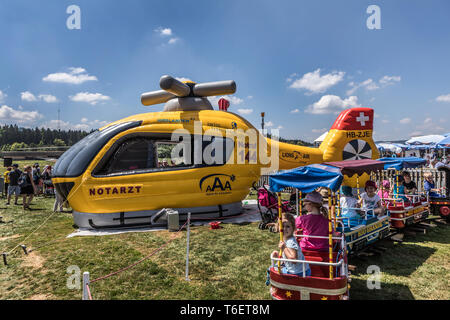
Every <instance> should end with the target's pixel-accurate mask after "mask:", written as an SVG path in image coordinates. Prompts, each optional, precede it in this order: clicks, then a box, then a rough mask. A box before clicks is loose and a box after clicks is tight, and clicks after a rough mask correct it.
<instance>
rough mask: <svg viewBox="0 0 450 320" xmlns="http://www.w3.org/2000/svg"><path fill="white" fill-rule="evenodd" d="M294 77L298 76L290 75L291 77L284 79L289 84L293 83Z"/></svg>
mask: <svg viewBox="0 0 450 320" xmlns="http://www.w3.org/2000/svg"><path fill="white" fill-rule="evenodd" d="M295 77H298V74H296V73H293V74H291V75H290V76H289V77H288V78H287V79H286V82H288V83H290V82H292V81H294V78H295Z"/></svg>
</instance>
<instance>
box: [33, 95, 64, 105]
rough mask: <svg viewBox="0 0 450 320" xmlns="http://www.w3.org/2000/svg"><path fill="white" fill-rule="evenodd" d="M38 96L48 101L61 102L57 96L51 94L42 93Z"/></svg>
mask: <svg viewBox="0 0 450 320" xmlns="http://www.w3.org/2000/svg"><path fill="white" fill-rule="evenodd" d="M38 98H39V99H41V100H44V101H45V102H47V103H56V102H59V100H58V99H57V98H56V97H55V96H52V95H51V94H40V95H39V96H38Z"/></svg>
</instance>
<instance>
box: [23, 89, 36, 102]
mask: <svg viewBox="0 0 450 320" xmlns="http://www.w3.org/2000/svg"><path fill="white" fill-rule="evenodd" d="M20 97H21V99H22V101H28V102H34V101H37V98H36V97H35V96H34V94H32V93H31V92H29V91H25V92H22V93H21V94H20Z"/></svg>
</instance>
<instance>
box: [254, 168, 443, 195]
mask: <svg viewBox="0 0 450 320" xmlns="http://www.w3.org/2000/svg"><path fill="white" fill-rule="evenodd" d="M406 171H408V172H409V173H410V175H411V180H412V181H414V182H415V183H416V185H417V189H418V190H423V183H424V181H425V180H424V177H423V175H424V174H425V173H426V172H431V174H432V177H433V180H434V182H435V185H436V188H437V189H444V188H445V187H446V185H447V180H446V178H447V177H446V174H445V172H444V171H439V170H437V169H430V168H423V169H407V170H406ZM396 174H400V172H399V171H397V173H396V171H395V170H383V171H382V172H381V171H380V172H374V173H372V179H374V181H375V182H376V183H377V185H378V186H380V185H381V183H382V180H389V182H390V184H391V188H393V187H394V186H395V181H396ZM268 184H269V175H262V176H261V178H260V179H259V181H258V182H257V183H256V187H258V188H261V187H262V186H263V185H268ZM361 189H364V188H361ZM285 191H286V192H291V191H293V189H292V188H286V189H285Z"/></svg>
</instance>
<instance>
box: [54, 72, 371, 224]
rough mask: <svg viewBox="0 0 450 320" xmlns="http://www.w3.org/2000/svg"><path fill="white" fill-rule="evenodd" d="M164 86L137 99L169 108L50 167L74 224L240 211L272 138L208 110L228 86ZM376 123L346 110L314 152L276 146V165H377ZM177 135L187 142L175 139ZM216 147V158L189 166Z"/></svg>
mask: <svg viewBox="0 0 450 320" xmlns="http://www.w3.org/2000/svg"><path fill="white" fill-rule="evenodd" d="M160 86H161V88H162V90H159V91H154V92H149V93H144V94H143V95H142V96H141V101H142V104H144V105H155V104H159V103H165V107H164V110H163V111H162V112H150V113H145V114H138V115H134V116H130V117H128V118H125V119H122V120H119V121H116V122H114V123H111V124H109V125H107V126H105V127H103V128H101V129H99V130H97V131H95V132H93V133H91V134H90V135H89V136H87V137H86V138H84V139H83V140H81V141H80V142H78V143H77V144H75V145H74V146H73V147H71V148H70V149H69V150H68V151H67V152H66V153H64V154H63V155H62V156H61V158H60V159H59V160H58V162H57V163H56V165H55V168H54V178H53V183H54V185H55V189H56V191H57V192H58V194H59V195H60V196H61V197H62V198H63V199H64V200H65V201H68V202H69V204H70V206H71V207H72V209H73V212H74V213H73V215H74V220H75V224H76V225H77V226H78V227H80V228H89V229H92V228H94V229H103V228H127V227H139V226H159V225H161V224H163V221H164V219H162V217H161V216H160V215H161V213H160V212H161V210H162V209H164V208H171V209H174V210H177V211H178V212H179V214H180V216H179V217H180V222H183V221H185V219H186V213H188V212H191V214H192V218H193V219H200V218H219V217H228V216H234V215H238V214H241V213H242V200H243V199H245V197H246V196H247V195H248V193H249V190H250V188H251V186H252V185H254V183H256V182H257V181H258V180H259V178H260V175H261V170H262V169H264V168H267V167H268V166H269V165H267V164H263V163H262V162H263V161H261V159H260V154H261V152H259V150H258V151H257V150H255V149H254V148H255V147H254V146H259V147H261V146H265V147H264V148H263V149H265V148H266V149H267V150H263V151H262V153H264V152H266V154H270V152H268V151H271V150H273V148H272V147H273V146H274V145H275V144H276V143H278V142H277V141H272V140H271V139H268V138H266V137H264V136H263V135H262V134H260V133H259V131H258V130H257V129H256V128H255V127H254V126H252V124H250V123H249V122H248V121H246V120H245V119H244V118H242V117H241V116H239V115H237V114H234V113H232V112H227V111H217V110H214V109H213V107H212V105H211V103H210V102H209V100H208V98H207V97H208V96H219V95H229V94H233V93H235V92H236V84H235V82H234V81H219V82H209V83H200V84H197V83H194V82H180V81H178V80H176V79H174V78H172V77H170V76H163V77H162V78H161V80H160ZM199 124H200V128H198V127H199ZM372 124H373V110H372V109H369V108H355V109H349V110H345V111H344V112H342V114H341V115H340V116H339V118H338V119H337V120H336V122H335V123H334V125H333V127H332V129H331V130H330V133H329V134H328V136H327V137H326V138H325V141H324V142H323V143H322V145H321V146H320V148H307V147H302V146H296V145H291V144H286V143H279V144H278V146H279V154H275V155H274V156H275V157H276V158H277V160H279V166H278V167H277V169H291V168H296V167H299V166H304V165H308V164H311V163H322V162H326V161H342V160H347V159H365V158H371V159H376V158H378V150H377V148H376V147H375V144H374V142H373V140H372V129H373V128H372ZM198 129H200V130H198ZM178 130H181V131H182V132H184V133H186V134H187V137H185V138H183V139H182V140H181V141H180V140H177V141H174V140H173V133H174V132H175V131H178ZM229 131H234V132H237V131H242V132H245V133H247V132H250V131H252V132H255V135H256V138H257V139H256V140H257V141H256V143H255V144H254V143H250V142H247V141H249V140H245V141H246V143H243V144H242V143H241V142H240V140H238V137H237V136H234V137H229V136H228V135H227V133H228V132H229ZM180 146H181V147H182V152H180V153H178V155H179V156H177V157H176V158H174V157H173V156H172V154H173V152H172V151H173V150H174V149H175V148H178V147H180ZM212 146H213V147H212ZM219 146H220V148H219ZM256 148H257V147H256ZM212 149H214V151H213V152H211V154H214V161H212V162H211V161H206V160H205V159H200V161H195V159H196V158H197V155H199V154H200V156H201V155H203V154H205V153H206V152H207V151H208V150H209V151H211V150H212ZM175 154H176V153H175ZM239 160H241V161H239Z"/></svg>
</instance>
